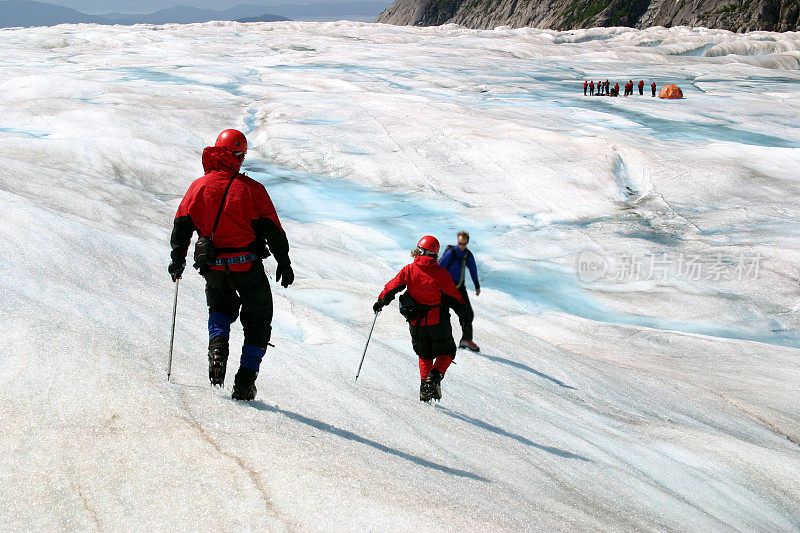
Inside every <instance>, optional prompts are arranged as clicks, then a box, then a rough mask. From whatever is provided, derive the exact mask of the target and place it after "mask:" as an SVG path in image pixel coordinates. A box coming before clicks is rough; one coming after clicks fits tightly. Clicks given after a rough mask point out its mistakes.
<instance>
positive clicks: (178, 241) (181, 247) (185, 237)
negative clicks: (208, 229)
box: [169, 215, 197, 263]
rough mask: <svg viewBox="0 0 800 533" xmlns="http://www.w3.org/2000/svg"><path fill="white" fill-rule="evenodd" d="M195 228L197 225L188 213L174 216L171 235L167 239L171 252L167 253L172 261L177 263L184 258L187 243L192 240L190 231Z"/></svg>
mask: <svg viewBox="0 0 800 533" xmlns="http://www.w3.org/2000/svg"><path fill="white" fill-rule="evenodd" d="M196 230H197V227H196V226H195V225H194V222H193V221H192V217H190V216H189V215H185V216H182V217H176V218H175V223H174V224H173V226H172V236H171V237H170V239H169V243H170V246H172V252H170V254H169V255H170V257H171V258H172V261H173V262H176V263H178V262H181V261H184V260H185V259H186V252H187V251H188V250H189V243H191V242H192V233H194V232H195V231H196Z"/></svg>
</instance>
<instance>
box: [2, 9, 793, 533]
mask: <svg viewBox="0 0 800 533" xmlns="http://www.w3.org/2000/svg"><path fill="white" fill-rule="evenodd" d="M2 33H3V39H2V40H0V51H1V52H2V53H0V58H2V59H0V90H1V91H2V93H3V99H2V101H0V243H2V246H3V248H2V249H3V257H4V260H3V261H2V262H0V287H1V288H2V289H1V290H0V323H1V324H3V330H4V342H2V343H0V384H2V386H0V420H2V426H1V427H0V449H2V450H3V453H2V454H0V485H2V486H3V488H4V490H3V491H0V522H2V524H3V525H4V527H7V528H8V529H10V530H45V531H50V530H88V529H97V530H159V531H161V530H178V529H180V530H183V529H189V530H299V531H309V530H313V531H351V530H352V531H364V530H369V531H386V530H392V531H420V530H422V531H428V530H437V531H465V530H469V531H474V530H487V531H520V530H532V531H536V530H540V531H575V530H602V531H609V530H614V531H629V530H631V531H632V530H636V531H641V530H659V531H730V530H735V531H794V530H798V529H800V522H799V521H798V517H800V503H799V502H800V487H798V484H797V479H798V477H800V454H798V446H800V413H798V411H797V405H800V370H798V367H797V357H798V348H800V344H798V339H800V336H798V330H799V329H800V315H799V313H800V306H799V305H798V300H800V288H798V285H797V282H796V280H797V279H798V270H797V265H798V264H800V252H798V250H800V242H798V239H799V237H798V235H800V231H798V229H800V228H798V220H800V183H799V182H798V176H797V172H796V169H797V168H798V165H800V129H798V124H799V123H800V120H798V119H799V118H800V116H799V115H800V108H798V103H797V100H796V94H797V87H798V84H799V83H800V74H798V69H797V67H798V45H800V42H798V35H797V34H794V33H788V34H771V33H765V32H759V33H756V34H733V33H730V32H725V31H717V30H703V29H694V30H693V29H690V28H672V29H664V28H651V29H647V30H634V29H627V28H615V29H591V30H576V31H571V32H556V31H549V30H536V29H518V30H511V29H507V28H505V29H503V28H501V29H497V30H493V31H480V30H467V29H464V28H459V27H455V26H445V27H432V28H413V27H395V26H386V25H377V24H364V23H354V22H331V23H310V22H285V23H268V24H249V25H242V24H238V23H232V22H231V23H228V22H215V23H208V24H194V25H188V26H182V25H165V26H160V27H155V28H154V27H145V26H137V27H123V26H116V27H111V26H96V25H78V26H59V27H52V28H28V29H4V30H2ZM232 57H233V58H235V61H231V58H232ZM630 78H633V79H634V80H635V81H638V80H639V79H641V80H643V81H644V82H645V84H646V86H649V84H650V82H651V81H654V82H655V83H656V84H657V86H658V88H661V87H662V86H663V85H665V84H667V83H675V84H677V85H678V86H679V87H680V88H681V89H682V90H683V93H684V96H685V97H684V98H683V99H681V100H662V99H660V98H657V97H652V96H650V94H649V92H645V93H644V94H643V95H641V96H640V95H638V93H637V94H635V95H634V96H630V97H618V98H611V97H607V96H591V95H584V92H583V82H584V81H585V80H599V79H604V80H605V79H609V80H610V81H611V82H612V84H613V83H614V82H620V84H622V83H623V82H624V81H627V80H628V79H630ZM231 127H233V128H238V129H240V130H241V131H243V132H244V133H245V134H246V135H247V138H248V141H249V150H248V153H247V159H246V160H245V164H244V167H243V168H244V171H245V172H246V173H247V174H248V175H250V176H251V177H252V178H253V179H255V180H257V181H259V182H261V183H262V184H264V186H265V187H266V188H267V190H268V191H269V194H270V196H271V198H272V201H273V203H274V205H275V207H276V210H277V212H278V214H279V216H280V217H281V223H282V226H283V227H284V229H285V230H286V233H287V236H288V239H289V243H290V246H291V250H290V256H291V259H292V266H293V268H294V272H295V274H296V280H295V283H294V284H293V285H292V286H291V287H289V288H286V289H284V288H282V287H280V286H279V285H278V284H273V287H272V292H273V299H274V303H275V317H274V320H273V324H272V325H273V334H272V340H271V342H272V344H273V345H274V346H271V347H270V348H269V349H268V350H267V355H266V357H265V360H264V362H263V364H262V367H261V372H260V374H259V377H258V381H257V385H258V395H257V397H256V401H254V402H250V403H239V402H234V401H232V400H231V399H230V386H231V382H232V379H233V374H234V372H235V369H236V364H237V362H238V361H237V351H238V347H239V346H240V345H241V343H242V341H243V338H242V332H241V329H240V326H239V325H238V324H236V325H234V326H233V330H232V338H231V345H232V350H231V351H232V356H231V361H230V363H229V365H230V368H229V373H228V379H227V387H226V388H224V389H211V388H210V387H209V385H208V378H207V361H206V349H207V331H206V328H207V307H206V305H205V297H204V285H203V280H202V278H201V277H200V276H199V275H198V274H197V273H196V272H194V271H193V269H192V268H191V267H189V268H188V269H187V271H186V273H185V275H184V277H183V279H182V280H181V283H180V285H175V284H173V283H172V281H171V280H170V278H169V276H168V274H167V265H168V263H169V251H170V248H169V244H168V243H169V237H170V232H171V229H172V221H173V217H174V214H175V211H176V208H177V206H178V204H179V202H180V199H181V197H182V196H183V194H184V193H185V192H186V190H187V189H188V187H189V185H190V184H191V182H192V180H193V179H195V178H197V177H199V176H200V175H201V174H202V172H203V169H202V165H201V154H202V151H203V148H204V147H205V146H208V145H209V144H211V143H213V142H214V139H215V138H216V136H217V134H218V132H219V131H221V130H223V129H226V128H231ZM460 229H466V230H468V231H469V232H470V234H471V239H470V249H471V250H472V251H473V253H474V255H475V257H476V260H477V264H478V271H479V276H480V280H481V293H480V295H479V296H477V295H475V293H474V291H473V287H472V285H471V284H470V282H469V281H468V282H467V286H468V289H469V291H470V297H471V299H472V302H473V305H474V308H475V311H476V320H475V324H474V329H475V338H474V340H475V342H476V343H477V344H478V345H479V346H480V347H481V351H480V352H479V353H472V352H467V351H464V350H461V351H459V353H458V354H457V357H456V361H455V364H454V365H453V366H451V368H450V369H449V370H448V371H447V375H446V376H445V378H444V381H443V382H442V390H443V398H442V401H441V402H439V403H435V404H432V405H427V404H423V403H421V402H419V400H418V390H419V372H418V367H417V359H416V357H415V356H414V354H413V351H412V349H411V344H410V339H409V334H408V328H407V324H406V323H405V322H404V321H403V319H402V317H401V316H400V314H399V313H398V311H397V306H396V303H392V305H390V306H389V307H387V308H386V309H385V310H384V311H383V312H382V313H381V314H380V315H379V316H378V317H377V320H376V322H375V330H374V332H373V334H372V339H371V341H370V344H369V347H368V350H367V353H366V359H365V361H364V366H363V368H362V370H361V376H360V377H359V379H358V381H355V379H354V378H355V373H356V369H357V367H358V364H359V360H360V358H361V355H362V353H363V350H364V346H365V342H366V340H367V333H368V331H369V329H370V326H371V324H372V323H373V319H374V318H375V317H374V315H373V312H372V304H373V302H374V301H375V299H376V298H377V296H378V294H379V293H380V291H381V288H382V287H383V286H384V284H385V283H386V282H388V281H389V280H390V279H391V278H392V277H393V276H394V275H395V274H396V272H397V271H398V270H399V269H400V268H402V267H403V266H404V265H405V264H407V263H408V262H409V261H410V260H411V258H410V250H412V249H413V248H414V246H415V244H416V242H417V240H418V239H419V238H420V237H421V236H422V235H424V234H432V235H435V236H437V237H438V238H439V240H440V241H441V242H442V244H443V245H444V244H448V243H453V242H455V239H456V232H457V231H458V230H460ZM265 268H266V271H267V273H268V275H269V276H270V278H271V279H274V275H275V274H274V272H275V263H274V260H273V259H272V258H269V259H267V260H266V261H265ZM176 295H177V315H176V322H175V351H174V354H173V355H174V357H173V360H172V369H171V370H172V380H171V381H170V382H168V381H167V379H166V370H167V353H168V346H169V339H170V331H171V325H172V322H171V318H172V309H173V302H174V301H175V300H174V298H175V297H176ZM453 328H454V334H455V335H456V340H458V338H459V335H460V328H459V326H458V323H457V321H455V320H453Z"/></svg>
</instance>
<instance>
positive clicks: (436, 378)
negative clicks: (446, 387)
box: [425, 368, 444, 400]
mask: <svg viewBox="0 0 800 533" xmlns="http://www.w3.org/2000/svg"><path fill="white" fill-rule="evenodd" d="M443 378H444V374H442V373H441V372H440V371H438V370H436V369H435V368H434V369H433V370H431V372H430V374H428V377H427V378H425V381H428V382H430V385H429V387H430V390H431V398H432V399H434V400H441V399H442V379H443Z"/></svg>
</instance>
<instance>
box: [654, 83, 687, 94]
mask: <svg viewBox="0 0 800 533" xmlns="http://www.w3.org/2000/svg"><path fill="white" fill-rule="evenodd" d="M658 97H659V98H683V91H681V90H680V88H679V87H678V86H677V85H673V84H672V83H670V84H669V85H664V86H663V87H662V88H661V90H660V91H659V92H658Z"/></svg>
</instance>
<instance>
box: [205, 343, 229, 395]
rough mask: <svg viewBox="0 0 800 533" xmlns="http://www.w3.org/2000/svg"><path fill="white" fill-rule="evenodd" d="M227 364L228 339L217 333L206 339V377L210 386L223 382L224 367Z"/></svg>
mask: <svg viewBox="0 0 800 533" xmlns="http://www.w3.org/2000/svg"><path fill="white" fill-rule="evenodd" d="M227 364H228V339H226V338H225V337H223V336H221V335H219V336H216V337H214V338H213V339H211V340H210V341H208V379H209V380H210V381H211V386H212V387H222V386H223V385H224V384H225V367H226V366H227Z"/></svg>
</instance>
